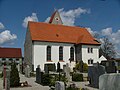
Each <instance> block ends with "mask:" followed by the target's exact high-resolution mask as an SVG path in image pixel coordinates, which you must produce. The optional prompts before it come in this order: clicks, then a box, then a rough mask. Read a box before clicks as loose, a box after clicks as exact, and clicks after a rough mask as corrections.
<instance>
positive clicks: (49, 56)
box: [47, 46, 51, 61]
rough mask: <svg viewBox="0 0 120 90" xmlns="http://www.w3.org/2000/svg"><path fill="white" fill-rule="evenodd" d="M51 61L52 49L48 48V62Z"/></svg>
mask: <svg viewBox="0 0 120 90" xmlns="http://www.w3.org/2000/svg"><path fill="white" fill-rule="evenodd" d="M49 60H51V47H50V46H47V61H49Z"/></svg>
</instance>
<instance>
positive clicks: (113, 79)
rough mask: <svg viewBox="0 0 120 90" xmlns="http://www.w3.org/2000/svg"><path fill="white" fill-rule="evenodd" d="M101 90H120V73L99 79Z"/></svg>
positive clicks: (102, 76) (105, 75) (106, 75)
mask: <svg viewBox="0 0 120 90" xmlns="http://www.w3.org/2000/svg"><path fill="white" fill-rule="evenodd" d="M99 90H120V73H113V74H103V75H101V76H100V77H99Z"/></svg>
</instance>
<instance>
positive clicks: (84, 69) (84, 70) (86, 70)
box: [83, 63, 88, 72]
mask: <svg viewBox="0 0 120 90" xmlns="http://www.w3.org/2000/svg"><path fill="white" fill-rule="evenodd" d="M83 72H88V65H87V63H84V64H83Z"/></svg>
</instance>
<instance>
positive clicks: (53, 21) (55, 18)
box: [49, 10, 63, 24]
mask: <svg viewBox="0 0 120 90" xmlns="http://www.w3.org/2000/svg"><path fill="white" fill-rule="evenodd" d="M49 23H51V24H63V22H62V20H61V17H60V14H59V12H58V10H55V12H54V13H53V14H52V16H51V18H50V21H49Z"/></svg>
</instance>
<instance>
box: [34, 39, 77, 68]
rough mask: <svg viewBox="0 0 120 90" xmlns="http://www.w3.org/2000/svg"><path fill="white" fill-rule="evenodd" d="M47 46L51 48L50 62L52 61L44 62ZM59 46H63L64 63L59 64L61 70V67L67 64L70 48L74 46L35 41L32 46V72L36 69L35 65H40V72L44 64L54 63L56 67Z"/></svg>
mask: <svg viewBox="0 0 120 90" xmlns="http://www.w3.org/2000/svg"><path fill="white" fill-rule="evenodd" d="M47 46H51V60H52V62H47V61H46V60H47V59H46V48H47ZM60 46H63V60H64V62H60V64H61V68H63V65H64V64H66V63H68V62H69V58H70V48H71V47H74V44H66V43H52V42H37V41H36V42H34V45H33V50H34V53H33V60H34V70H35V69H36V67H37V65H40V67H41V70H44V64H45V63H55V64H56V67H57V63H58V61H59V47H60ZM74 56H75V55H74ZM74 58H75V57H74Z"/></svg>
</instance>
